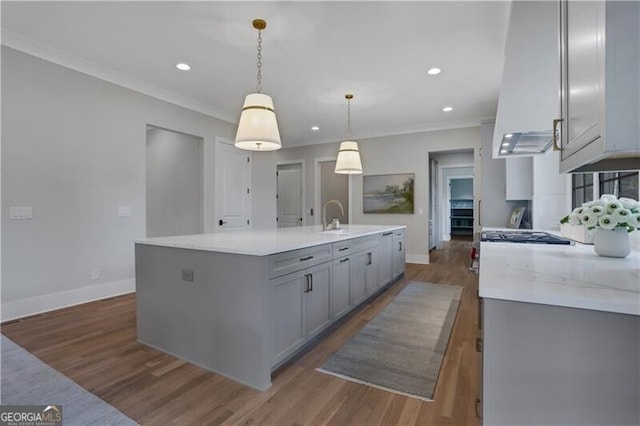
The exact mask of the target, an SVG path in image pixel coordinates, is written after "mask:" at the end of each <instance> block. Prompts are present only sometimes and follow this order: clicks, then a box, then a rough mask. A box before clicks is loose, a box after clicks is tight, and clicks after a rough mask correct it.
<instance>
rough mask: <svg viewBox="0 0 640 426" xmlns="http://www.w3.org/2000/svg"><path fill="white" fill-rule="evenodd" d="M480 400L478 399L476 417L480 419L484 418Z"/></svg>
mask: <svg viewBox="0 0 640 426" xmlns="http://www.w3.org/2000/svg"><path fill="white" fill-rule="evenodd" d="M480 402H482V401H480V398H477V397H476V417H478V418H479V419H481V418H482V416H481V415H480Z"/></svg>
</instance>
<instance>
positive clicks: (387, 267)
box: [378, 231, 393, 287]
mask: <svg viewBox="0 0 640 426" xmlns="http://www.w3.org/2000/svg"><path fill="white" fill-rule="evenodd" d="M392 278H393V232H391V231H389V232H383V233H382V234H381V235H380V256H379V258H378V283H379V285H380V287H382V286H384V285H386V284H388V283H389V282H391V279H392Z"/></svg>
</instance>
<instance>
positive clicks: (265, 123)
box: [235, 93, 282, 151]
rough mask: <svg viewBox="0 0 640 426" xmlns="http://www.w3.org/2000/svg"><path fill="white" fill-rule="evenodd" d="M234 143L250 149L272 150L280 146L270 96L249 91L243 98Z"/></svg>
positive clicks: (239, 146) (276, 122)
mask: <svg viewBox="0 0 640 426" xmlns="http://www.w3.org/2000/svg"><path fill="white" fill-rule="evenodd" d="M235 145H236V146H237V147H238V148H241V149H247V150H251V151H274V150H276V149H280V148H282V143H281V142H280V132H279V131H278V121H277V120H276V113H275V110H274V109H273V101H272V100H271V96H269V95H265V94H262V93H250V94H248V95H247V97H246V98H244V105H243V106H242V114H241V115H240V123H238V132H237V133H236V143H235Z"/></svg>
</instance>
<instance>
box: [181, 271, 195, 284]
mask: <svg viewBox="0 0 640 426" xmlns="http://www.w3.org/2000/svg"><path fill="white" fill-rule="evenodd" d="M182 281H187V282H190V283H192V282H193V269H183V270H182Z"/></svg>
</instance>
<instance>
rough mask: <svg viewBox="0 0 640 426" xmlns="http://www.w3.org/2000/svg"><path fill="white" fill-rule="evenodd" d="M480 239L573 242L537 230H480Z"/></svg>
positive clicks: (499, 241) (521, 241) (512, 241)
mask: <svg viewBox="0 0 640 426" xmlns="http://www.w3.org/2000/svg"><path fill="white" fill-rule="evenodd" d="M481 240H482V241H492V242H498V243H529V244H565V245H570V244H573V241H571V240H569V239H567V238H563V237H558V236H557V235H553V234H549V233H548V232H538V231H482V236H481Z"/></svg>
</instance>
